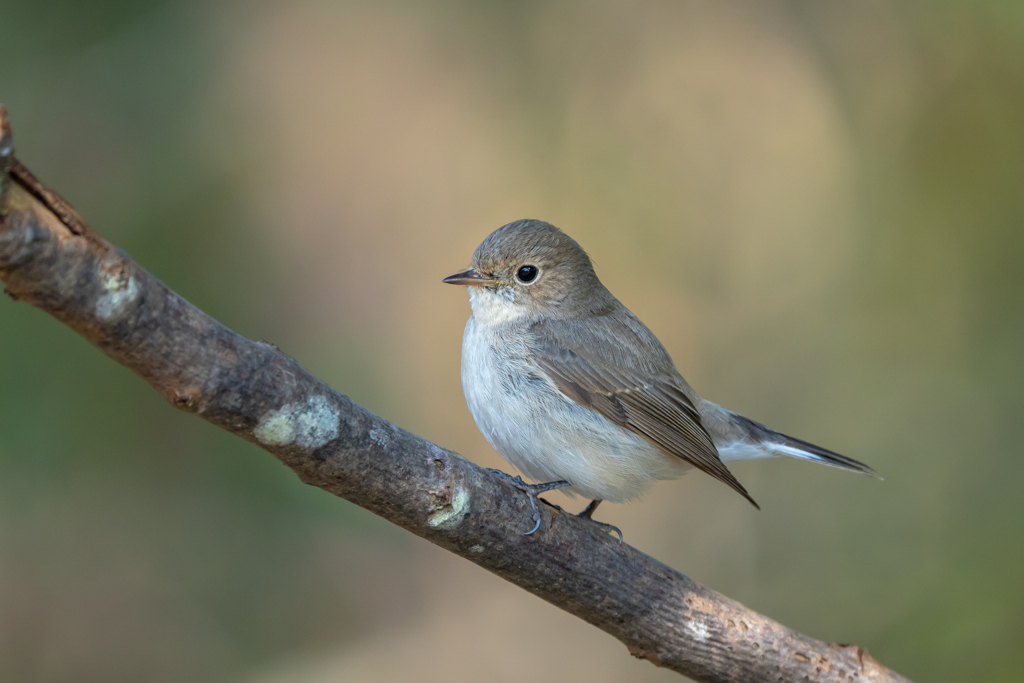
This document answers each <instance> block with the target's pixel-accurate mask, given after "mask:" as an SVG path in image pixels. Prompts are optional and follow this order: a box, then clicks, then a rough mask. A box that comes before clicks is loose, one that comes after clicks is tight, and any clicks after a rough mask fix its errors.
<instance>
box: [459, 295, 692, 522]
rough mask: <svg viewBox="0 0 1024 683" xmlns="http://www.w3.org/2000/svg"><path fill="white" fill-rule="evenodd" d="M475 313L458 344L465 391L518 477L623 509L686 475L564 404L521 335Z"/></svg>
mask: <svg viewBox="0 0 1024 683" xmlns="http://www.w3.org/2000/svg"><path fill="white" fill-rule="evenodd" d="M474 303H475V302H474ZM477 308H478V307H477V306H474V315H473V317H471V318H470V319H469V322H468V323H467V324H466V331H465V334H464V335H463V339H462V388H463V391H464V392H465V394H466V402H467V403H468V404H469V411H470V413H471V414H472V415H473V419H474V420H475V421H476V424H477V427H479V428H480V431H481V432H483V435H484V437H485V438H486V439H487V441H488V442H489V443H490V444H491V446H493V447H494V449H495V450H496V451H498V453H500V454H501V456H502V457H503V458H505V459H506V460H508V461H509V462H510V463H511V464H512V465H514V466H515V467H516V468H518V469H519V470H521V471H522V472H523V474H525V475H526V476H527V477H529V478H531V479H534V480H536V481H543V482H548V481H556V480H559V479H565V480H568V481H570V482H572V485H573V486H572V488H571V489H569V490H568V493H570V494H574V493H575V494H579V495H581V496H584V497H586V498H592V499H600V500H608V501H612V502H621V501H624V500H630V499H635V498H638V497H639V496H640V495H641V494H642V493H643V492H644V490H646V489H647V487H648V486H650V484H652V483H653V482H654V481H656V480H658V479H669V478H674V477H677V476H679V475H680V474H682V473H683V472H685V471H686V470H687V469H689V466H688V465H686V464H685V463H684V462H683V461H682V460H680V459H679V458H676V457H674V456H671V455H668V454H666V453H665V452H664V451H662V450H661V449H659V448H658V447H657V446H655V445H654V444H652V443H651V442H649V441H647V440H646V439H645V438H643V437H641V436H639V435H637V434H634V433H633V432H630V431H628V430H626V429H623V428H622V427H619V426H618V425H616V424H614V423H613V422H611V421H610V420H608V419H606V418H604V417H603V416H601V415H600V414H599V413H597V412H594V411H592V410H589V409H587V408H584V407H582V406H580V405H578V404H576V403H575V402H573V401H572V400H570V399H568V398H566V397H565V396H564V395H563V394H561V393H560V392H559V391H558V390H557V389H556V388H555V386H554V384H553V383H552V382H551V381H550V380H548V379H547V377H546V376H545V375H544V374H543V373H542V372H541V371H540V369H539V368H538V367H537V366H536V364H534V363H533V362H532V361H531V360H530V356H529V349H528V348H527V345H526V336H525V331H524V330H523V328H522V327H520V326H516V325H514V324H512V325H510V324H507V323H497V324H482V323H481V322H480V321H479V320H477V317H478V316H477V315H476V312H477Z"/></svg>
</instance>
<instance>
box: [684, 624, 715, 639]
mask: <svg viewBox="0 0 1024 683" xmlns="http://www.w3.org/2000/svg"><path fill="white" fill-rule="evenodd" d="M686 632H687V633H689V634H690V635H691V636H693V638H694V639H695V640H700V641H704V640H707V639H708V637H709V636H710V635H711V632H710V631H708V627H707V625H706V624H705V623H704V622H703V621H699V620H697V619H692V620H690V621H688V622H686Z"/></svg>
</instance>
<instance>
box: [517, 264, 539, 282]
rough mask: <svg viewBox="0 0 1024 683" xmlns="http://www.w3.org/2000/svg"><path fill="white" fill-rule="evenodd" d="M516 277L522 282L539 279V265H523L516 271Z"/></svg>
mask: <svg viewBox="0 0 1024 683" xmlns="http://www.w3.org/2000/svg"><path fill="white" fill-rule="evenodd" d="M516 278H518V279H519V281H520V282H533V281H534V280H536V279H537V266H523V267H522V268H520V269H519V270H517V271H516Z"/></svg>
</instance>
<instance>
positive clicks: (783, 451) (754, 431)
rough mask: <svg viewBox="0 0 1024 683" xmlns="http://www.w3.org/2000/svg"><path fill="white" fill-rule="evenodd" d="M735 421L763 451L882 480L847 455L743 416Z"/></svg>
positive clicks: (871, 470)
mask: <svg viewBox="0 0 1024 683" xmlns="http://www.w3.org/2000/svg"><path fill="white" fill-rule="evenodd" d="M733 419H734V420H735V421H736V423H737V424H739V425H741V426H742V427H743V428H744V429H745V430H746V431H747V433H748V434H749V435H750V437H751V438H752V439H753V440H755V441H756V442H758V445H759V446H760V447H761V448H762V449H764V450H767V451H770V452H771V454H773V455H775V454H777V455H788V456H790V457H792V458H799V459H800V460H810V461H811V462H819V463H821V464H823V465H830V466H831V467H838V468H839V469H841V470H847V471H850V472H859V473H860V474H867V475H868V476H871V477H875V478H876V479H881V477H879V476H878V473H877V472H875V470H873V469H872V468H871V467H869V466H868V465H865V464H864V463H862V462H860V461H859V460H854V459H853V458H848V457H846V456H845V455H840V454H838V453H836V452H834V451H830V450H828V449H827V448H822V447H821V446H815V445H814V444H813V443H808V442H806V441H803V440H802V439H797V438H794V437H792V436H787V435H785V434H780V433H779V432H777V431H775V430H774V429H769V428H768V427H765V426H764V425H763V424H761V423H759V422H754V421H753V420H750V419H748V418H745V417H743V416H742V415H736V414H735V413H733Z"/></svg>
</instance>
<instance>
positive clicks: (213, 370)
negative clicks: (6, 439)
mask: <svg viewBox="0 0 1024 683" xmlns="http://www.w3.org/2000/svg"><path fill="white" fill-rule="evenodd" d="M0 116H2V119H3V121H2V123H3V131H2V133H3V140H2V142H0V164H2V168H0V182H2V188H0V189H2V193H0V202H2V204H0V280H2V281H3V282H4V284H5V285H6V292H7V293H8V294H9V295H10V296H12V297H13V298H15V299H17V300H20V301H23V302H25V303H28V304H30V305H32V306H35V307H36V308H39V309H41V310H43V311H45V312H47V313H49V314H50V315H52V316H54V317H55V318H57V319H58V320H60V321H61V322H63V323H64V324H66V325H68V326H69V327H71V328H72V329H74V330H75V331H76V332H78V333H79V334H80V335H82V336H83V337H85V338H86V339H87V340H89V341H90V342H91V343H92V344H94V345H95V346H96V347H98V348H99V349H100V350H101V351H103V353H105V354H107V355H108V356H110V357H111V358H113V359H114V360H115V361H117V362H118V363H121V364H122V365H125V366H126V367H128V368H130V369H131V370H132V371H134V372H136V373H137V374H139V375H140V376H142V377H143V378H145V380H146V381H147V382H149V383H150V384H151V385H153V387H154V388H155V389H156V390H157V391H159V392H160V393H161V394H163V395H164V397H166V398H167V400H168V401H169V402H170V403H171V404H172V405H173V406H175V407H177V408H180V409H181V410H186V411H188V412H192V413H195V414H196V415H199V416H200V417H202V418H204V419H206V420H208V421H210V422H212V423H213V424H215V425H217V426H218V427H222V428H223V429H226V430H228V431H230V432H232V433H234V434H237V435H238V436H240V437H242V438H243V439H246V440H248V441H251V442H252V443H254V444H256V445H258V446H260V447H261V448H263V449H264V450H266V451H268V452H270V453H271V454H272V455H274V456H275V457H276V458H278V459H279V460H280V461H281V462H282V463H284V464H285V465H286V466H288V467H289V468H291V469H292V470H293V471H294V472H295V473H296V474H297V475H298V476H299V478H300V479H301V480H302V481H304V482H305V483H307V484H310V485H312V486H318V487H320V488H322V489H325V490H327V491H330V492H331V493H333V494H335V495H337V496H340V497H342V498H345V499H346V500H349V501H352V502H353V503H355V504H357V505H360V506H362V507H364V508H366V509H367V510H370V511H371V512H374V513H376V514H378V515H380V516H381V517H384V518H385V519H387V520H389V521H391V522H394V523H395V524H398V525H399V526H401V527H403V528H405V529H408V530H409V531H411V532H412V533H414V534H416V535H417V536H421V537H423V538H425V539H427V540H429V541H430V542H432V543H435V544H437V545H439V546H441V547H443V548H445V549H447V550H450V551H451V552H453V553H456V554H458V555H461V556H462V557H464V558H466V559H468V560H470V561H472V562H475V563H476V564H478V565H480V566H481V567H483V568H485V569H487V570H489V571H491V572H494V573H495V574H497V575H498V576H501V577H502V578H504V579H507V580H508V581H511V582H512V583H514V584H516V585H518V586H521V587H522V588H524V589H525V590H528V591H530V592H531V593H534V594H535V595H538V596H540V597H542V598H544V599H545V600H547V601H548V602H550V603H551V604H553V605H555V606H557V607H560V608H561V609H564V610H566V611H567V612H570V613H572V614H574V615H576V616H578V617H579V618H581V619H584V620H586V621H587V622H589V623H591V624H593V625H594V626H596V627H598V628H600V629H602V630H604V631H606V632H608V633H610V634H611V635H613V636H615V637H616V638H618V639H619V640H621V641H622V642H623V643H624V644H625V645H626V647H627V648H629V651H630V653H632V654H633V656H635V657H640V658H644V659H647V660H649V661H651V662H653V663H654V664H656V665H657V666H662V667H667V668H669V669H672V670H673V671H677V672H679V673H681V674H684V675H686V676H689V677H691V678H693V679H696V680H698V681H722V682H724V681H905V680H906V679H905V678H903V677H902V676H899V675H898V674H896V673H894V672H892V671H890V670H888V669H886V668H885V667H883V666H882V665H880V664H879V663H878V662H876V661H875V660H874V659H872V658H871V657H870V656H869V655H868V654H867V652H866V651H864V650H862V649H860V648H858V647H856V646H852V645H850V646H841V645H836V644H830V643H824V642H821V641H818V640H814V639H813V638H809V637H807V636H805V635H802V634H800V633H797V632H795V631H792V630H790V629H788V628H786V627H784V626H782V625H780V624H778V623H776V622H774V621H772V620H771V619H768V618H766V617H764V616H761V615H760V614H757V613H756V612H753V611H751V610H749V609H747V608H746V607H744V606H743V605H740V604H739V603H737V602H734V601H732V600H730V599H729V598H726V597H724V596H722V595H720V594H718V593H716V592H714V591H712V590H710V589H707V588H704V587H703V586H700V585H698V584H696V583H694V582H693V581H691V580H690V579H689V578H687V577H685V576H683V575H682V574H680V573H679V572H677V571H675V570H673V569H671V568H669V567H667V566H665V565H663V564H661V563H660V562H658V561H657V560H654V559H652V558H650V557H648V556H646V555H644V554H643V553H641V552H639V551H637V550H635V549H634V548H632V547H630V546H628V545H625V544H623V545H620V544H618V543H617V542H616V540H615V539H614V538H613V537H611V536H609V535H608V534H606V533H604V532H602V531H600V530H598V529H597V528H595V527H594V526H593V525H592V524H588V523H587V522H586V521H583V520H580V519H577V518H576V517H574V516H572V515H569V514H566V513H563V512H561V511H559V510H556V509H554V508H553V507H550V506H541V513H542V523H541V527H540V529H539V530H538V532H537V533H536V534H534V535H532V536H524V535H523V531H524V529H525V528H526V527H527V526H528V525H529V524H530V518H531V509H530V504H529V502H528V500H527V499H526V497H525V496H524V495H523V494H521V493H520V492H518V491H516V490H515V489H513V488H512V487H511V486H509V485H508V484H506V483H504V482H503V481H501V480H500V479H498V478H497V477H495V476H493V475H491V474H489V473H488V472H486V471H485V470H483V469H481V468H479V467H477V466H476V465H474V464H472V463H471V462H469V461H467V460H465V459H463V458H462V457H460V456H459V455H457V454H455V453H452V452H451V451H448V450H445V449H444V448H441V447H440V446H436V445H434V444H432V443H430V442H428V441H426V440H424V439H422V438H420V437H418V436H416V435H415V434H411V433H409V432H407V431H405V430H403V429H400V428H398V427H396V426H394V425H392V424H391V423H389V422H387V421H386V420H383V419H381V418H379V417H377V416H376V415H374V414H372V413H370V412H369V411H367V410H366V409H364V408H362V407H361V406H359V405H357V404H355V403H353V402H352V401H351V400H350V399H349V398H347V397H346V396H343V395H341V394H339V393H337V392H335V391H334V390H332V389H331V388H330V387H328V386H326V385H325V384H324V383H323V382H321V381H320V380H318V379H317V378H316V377H313V376H312V375H311V374H310V373H308V372H307V371H306V370H304V369H303V368H302V367H301V366H299V364H298V363H296V362H295V361H294V360H293V359H291V358H289V357H288V356H286V355H285V354H283V353H281V352H280V351H279V350H278V349H277V348H276V347H274V346H272V345H270V344H266V343H262V342H253V341H250V340H249V339H246V338H244V337H242V336H241V335H239V334H237V333H235V332H233V331H231V330H229V329H228V328H226V327H224V326H223V325H221V324H220V323H218V322H217V321H216V320H213V319H212V318H210V317H209V316H208V315H206V314H205V313H203V312H202V311H200V310H199V309H197V308H196V307H195V306H193V305H191V304H190V303H188V302H187V301H185V300H184V299H182V298H181V297H180V296H178V295H177V294H175V293H174V292H172V291H171V290H170V289H168V288H167V286H166V285H164V284H163V283H162V282H160V281H159V280H157V279H156V278H155V277H153V276H152V275H150V274H149V273H147V272H146V271H145V270H143V269H142V268H141V267H140V266H139V265H138V264H136V263H135V262H133V261H132V260H131V259H129V258H128V256H127V255H126V254H125V253H124V252H122V251H121V250H119V249H117V248H116V247H114V246H112V245H110V244H108V243H107V242H105V241H103V240H102V239H100V238H99V237H98V236H97V235H96V234H95V233H94V232H93V231H92V229H91V228H89V226H88V225H87V224H86V223H85V222H84V221H83V220H82V219H81V218H80V217H79V216H78V214H77V213H76V212H75V211H74V209H72V208H71V207H70V206H69V205H68V204H67V203H66V202H64V200H63V199H61V198H60V197H59V195H57V194H56V193H54V192H52V191H51V190H49V189H47V188H46V187H45V186H43V185H42V184H41V183H39V182H38V181H37V180H36V179H35V178H34V177H32V175H31V174H30V173H29V172H28V171H27V170H26V169H25V168H24V166H22V165H21V164H20V163H18V162H17V160H15V159H14V156H13V149H12V146H11V137H10V127H9V125H8V124H7V116H6V111H4V110H3V109H2V106H0ZM566 656H567V657H572V656H584V655H582V654H581V653H577V654H576V655H573V654H572V653H567V655H566ZM456 666H457V664H456Z"/></svg>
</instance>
